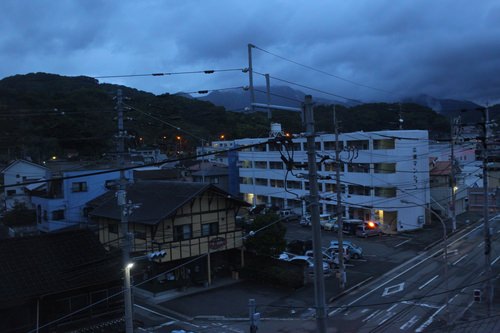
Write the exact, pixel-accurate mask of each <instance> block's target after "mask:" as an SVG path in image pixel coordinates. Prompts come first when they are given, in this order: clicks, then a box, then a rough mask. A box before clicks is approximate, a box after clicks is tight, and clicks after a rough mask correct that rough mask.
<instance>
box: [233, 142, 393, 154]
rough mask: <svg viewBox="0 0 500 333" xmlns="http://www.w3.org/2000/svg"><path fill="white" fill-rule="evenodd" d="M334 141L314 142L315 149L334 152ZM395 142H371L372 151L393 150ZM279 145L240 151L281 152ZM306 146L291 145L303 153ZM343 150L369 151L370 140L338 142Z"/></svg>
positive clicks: (298, 143)
mask: <svg viewBox="0 0 500 333" xmlns="http://www.w3.org/2000/svg"><path fill="white" fill-rule="evenodd" d="M335 145H336V142H335V141H323V142H315V149H316V150H319V151H322V150H330V151H335ZM322 146H323V147H322ZM395 147H396V145H395V140H394V139H380V140H373V149H374V150H379V149H395ZM282 149H283V148H282V146H281V145H276V144H269V145H264V144H263V145H261V146H256V147H252V148H246V149H243V150H242V151H244V152H245V151H260V152H265V151H279V150H282ZM306 149H307V146H306V143H305V142H304V143H302V142H294V143H293V150H294V151H303V150H306ZM344 149H356V150H369V149H370V140H347V141H345V143H344V141H339V150H344Z"/></svg>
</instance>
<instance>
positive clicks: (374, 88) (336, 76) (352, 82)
mask: <svg viewBox="0 0 500 333" xmlns="http://www.w3.org/2000/svg"><path fill="white" fill-rule="evenodd" d="M253 47H254V48H256V49H257V50H260V51H262V52H265V53H267V54H270V55H272V56H274V57H276V58H279V59H281V60H285V61H288V62H290V63H292V64H295V65H298V66H301V67H304V68H307V69H310V70H312V71H315V72H318V73H321V74H324V75H327V76H331V77H334V78H336V79H339V80H342V81H345V82H348V83H351V84H354V85H356V86H359V87H363V88H368V89H372V90H376V91H379V92H383V93H385V94H388V95H395V93H394V92H392V91H389V90H384V89H380V88H376V87H372V86H369V85H366V84H363V83H359V82H356V81H352V80H349V79H346V78H344V77H341V76H338V75H335V74H332V73H328V72H326V71H324V70H321V69H317V68H314V67H311V66H308V65H304V64H301V63H299V62H297V61H294V60H291V59H288V58H285V57H283V56H280V55H278V54H276V53H272V52H270V51H267V50H264V49H263V48H260V47H258V46H256V45H253Z"/></svg>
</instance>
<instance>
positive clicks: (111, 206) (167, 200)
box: [89, 181, 248, 224]
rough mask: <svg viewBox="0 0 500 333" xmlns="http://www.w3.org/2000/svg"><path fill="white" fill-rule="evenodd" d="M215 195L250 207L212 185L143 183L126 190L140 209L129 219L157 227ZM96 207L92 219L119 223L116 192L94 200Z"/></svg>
mask: <svg viewBox="0 0 500 333" xmlns="http://www.w3.org/2000/svg"><path fill="white" fill-rule="evenodd" d="M206 191H212V192H214V193H217V194H219V195H221V196H223V197H226V198H228V199H229V200H232V201H235V202H237V203H238V204H239V205H241V206H247V205H248V204H247V203H246V202H244V201H241V200H239V199H237V198H234V197H232V196H231V195H230V194H229V193H228V192H226V191H224V190H222V189H220V188H218V187H217V186H215V185H212V184H206V183H191V182H178V181H140V182H136V183H132V184H129V185H128V186H127V201H129V200H130V201H131V202H132V203H133V204H135V205H137V207H136V208H134V209H132V213H131V214H130V215H129V217H128V221H129V222H131V223H142V224H157V223H159V222H160V221H162V220H164V219H166V218H169V217H171V216H173V215H175V214H176V212H177V210H178V209H179V208H180V207H182V206H183V205H185V204H186V203H188V202H189V201H191V200H193V199H194V198H196V197H197V196H199V195H200V194H201V193H204V192H206ZM89 205H91V206H94V207H96V208H95V209H94V210H92V212H91V213H90V215H92V216H95V217H104V218H108V219H113V220H117V221H119V220H120V219H121V212H120V207H119V206H118V204H117V199H116V197H115V192H111V191H110V192H107V193H105V194H103V195H101V196H100V197H97V198H96V199H94V200H92V201H91V202H90V203H89Z"/></svg>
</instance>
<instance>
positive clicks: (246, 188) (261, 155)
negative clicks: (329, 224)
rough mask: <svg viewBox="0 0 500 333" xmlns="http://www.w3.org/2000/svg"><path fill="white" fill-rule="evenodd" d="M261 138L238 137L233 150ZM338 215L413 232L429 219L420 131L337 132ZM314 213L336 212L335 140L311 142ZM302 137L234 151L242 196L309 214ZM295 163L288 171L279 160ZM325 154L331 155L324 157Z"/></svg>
mask: <svg viewBox="0 0 500 333" xmlns="http://www.w3.org/2000/svg"><path fill="white" fill-rule="evenodd" d="M268 140H269V139H267V138H258V139H256V138H252V139H240V140H236V141H235V144H236V146H245V145H252V144H256V143H259V142H266V141H268ZM339 146H340V147H341V149H342V152H341V154H340V158H341V161H342V162H343V163H342V164H341V172H340V180H341V191H342V195H341V197H342V205H343V212H344V214H343V216H344V218H361V219H365V220H368V219H373V220H376V221H379V222H380V223H381V224H382V225H383V228H384V229H385V230H386V231H387V232H397V231H405V230H414V229H419V228H421V227H422V226H423V224H424V221H425V217H426V216H428V215H429V214H426V212H429V210H428V207H429V203H430V192H429V140H428V132H427V131H422V130H398V131H377V132H354V133H344V134H340V135H339ZM315 147H316V153H317V156H318V157H317V161H318V162H320V161H321V160H324V161H323V162H322V163H318V184H319V192H320V209H321V212H322V213H332V214H335V213H336V205H337V200H336V197H337V196H336V182H335V172H336V167H335V135H333V134H318V135H317V137H316V138H315ZM306 149H307V147H306V138H304V137H298V138H294V139H293V144H288V145H287V147H284V146H279V145H275V144H269V143H267V144H263V145H262V146H254V147H252V148H243V149H242V150H241V151H240V152H239V156H238V158H239V161H238V163H239V168H240V169H239V177H240V178H239V179H240V181H239V182H240V192H241V193H242V195H243V198H244V200H245V201H247V202H248V203H251V204H254V205H256V204H266V205H274V206H278V207H280V208H291V209H293V210H295V211H296V212H298V213H305V212H306V211H307V210H308V209H307V201H306V200H305V198H306V196H307V195H308V194H309V180H308V169H307V151H306ZM282 156H284V157H285V160H290V159H293V162H294V165H295V167H294V169H293V170H287V166H286V165H285V163H284V162H283V159H282ZM328 157H329V158H328Z"/></svg>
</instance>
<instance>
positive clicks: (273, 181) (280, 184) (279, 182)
mask: <svg viewBox="0 0 500 333" xmlns="http://www.w3.org/2000/svg"><path fill="white" fill-rule="evenodd" d="M270 184H271V187H284V186H285V183H284V181H283V180H282V179H271V180H270Z"/></svg>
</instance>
